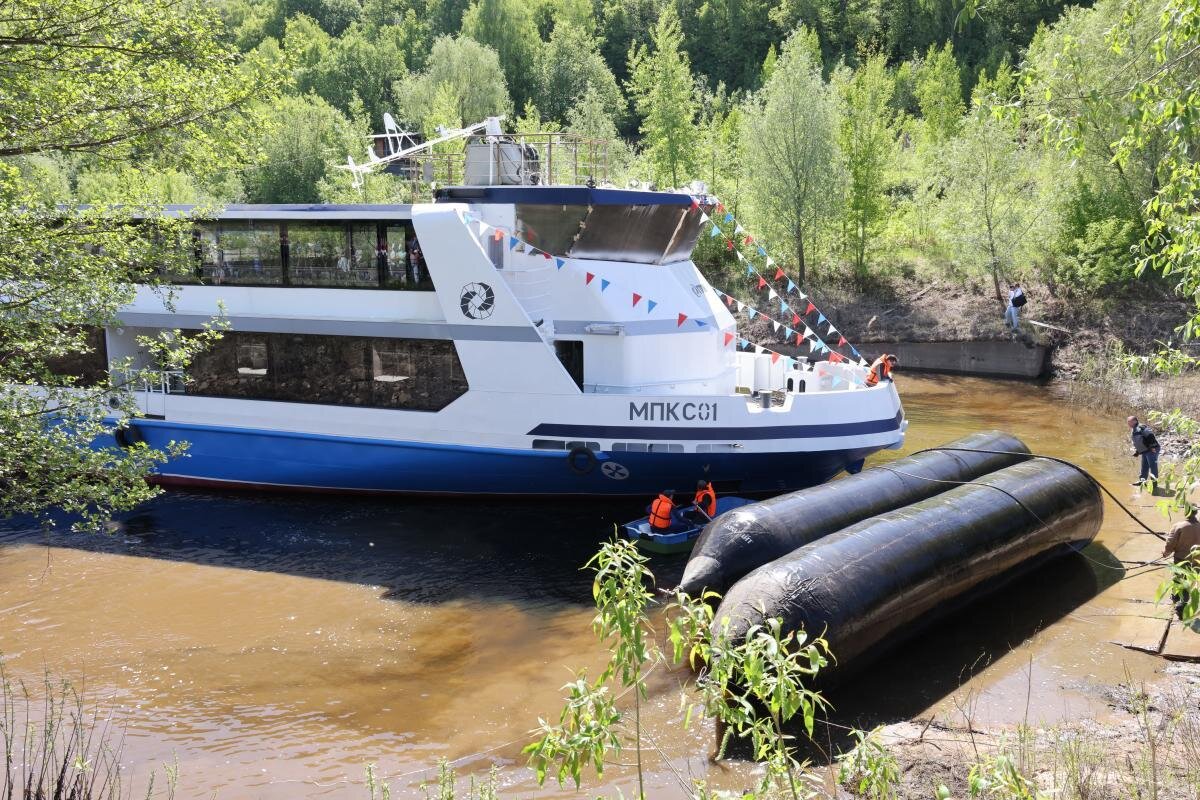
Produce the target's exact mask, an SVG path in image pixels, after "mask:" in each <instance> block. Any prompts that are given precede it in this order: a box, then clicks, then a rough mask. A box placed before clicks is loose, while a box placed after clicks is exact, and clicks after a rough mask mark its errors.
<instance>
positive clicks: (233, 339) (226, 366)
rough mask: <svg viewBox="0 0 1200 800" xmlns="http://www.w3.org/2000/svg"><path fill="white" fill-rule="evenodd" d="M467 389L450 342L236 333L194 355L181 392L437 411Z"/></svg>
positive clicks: (456, 354) (291, 401) (294, 401)
mask: <svg viewBox="0 0 1200 800" xmlns="http://www.w3.org/2000/svg"><path fill="white" fill-rule="evenodd" d="M467 389H468V385H467V380H466V376H465V374H464V373H463V370H462V364H461V363H460V362H459V360H458V353H457V351H456V350H455V348H454V343H453V342H451V341H444V340H436V339H383V338H367V337H364V336H316V335H307V334H288V333H267V334H249V333H236V332H235V333H226V334H225V336H224V337H223V338H222V339H221V340H220V341H218V342H216V343H214V344H213V345H212V346H211V347H210V348H208V349H207V350H205V351H204V352H202V353H200V354H199V355H197V357H196V358H195V360H194V361H193V363H192V365H191V368H190V369H189V370H188V384H187V388H186V392H187V393H188V394H195V395H203V396H208V397H233V398H242V399H250V400H275V401H281V402H289V403H321V404H324V405H341V406H362V407H369V408H393V409H407V410H414V411H437V410H438V409H441V408H444V407H445V406H447V405H449V404H450V403H451V402H452V401H453V400H454V399H456V398H457V397H459V396H460V395H462V394H463V393H464V392H466V391H467Z"/></svg>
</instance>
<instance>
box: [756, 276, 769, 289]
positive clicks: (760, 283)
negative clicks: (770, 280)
mask: <svg viewBox="0 0 1200 800" xmlns="http://www.w3.org/2000/svg"><path fill="white" fill-rule="evenodd" d="M766 285H767V279H766V278H764V277H763V276H762V275H759V276H758V288H760V289H761V288H763V287H764V286H766Z"/></svg>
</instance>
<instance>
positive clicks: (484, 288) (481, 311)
mask: <svg viewBox="0 0 1200 800" xmlns="http://www.w3.org/2000/svg"><path fill="white" fill-rule="evenodd" d="M458 307H459V309H461V310H462V313H463V316H464V317H466V318H467V319H487V318H488V317H490V316H491V315H492V311H494V310H495V308H496V293H495V292H493V291H492V287H491V286H488V285H487V284H486V283H468V284H467V285H466V286H464V287H463V288H462V294H461V295H460V296H459V298H458Z"/></svg>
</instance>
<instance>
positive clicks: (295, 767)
mask: <svg viewBox="0 0 1200 800" xmlns="http://www.w3.org/2000/svg"><path fill="white" fill-rule="evenodd" d="M899 388H900V391H901V394H902V398H903V400H904V404H905V409H906V412H907V415H908V419H909V420H910V428H909V432H908V441H907V444H906V447H905V450H904V451H903V452H911V451H913V450H917V449H920V448H923V447H929V446H933V445H936V444H939V443H941V442H945V441H947V440H949V439H952V438H955V437H957V436H960V435H962V434H965V433H968V432H971V431H975V430H979V429H982V428H993V427H995V428H1002V429H1004V430H1008V431H1011V432H1013V433H1015V434H1017V435H1019V436H1021V437H1022V438H1023V439H1024V440H1025V441H1026V442H1027V443H1028V444H1029V446H1030V448H1031V449H1032V450H1033V451H1035V452H1044V453H1047V454H1051V455H1056V456H1060V457H1064V458H1069V459H1071V460H1073V461H1075V462H1077V463H1079V464H1080V465H1082V466H1084V467H1086V468H1087V469H1089V470H1090V471H1091V472H1092V474H1093V475H1095V476H1096V477H1097V478H1098V479H1099V480H1101V481H1102V482H1103V483H1104V484H1105V485H1107V486H1108V487H1109V488H1111V489H1112V490H1113V491H1114V492H1116V494H1117V495H1118V497H1121V498H1122V499H1124V500H1127V501H1128V502H1129V503H1130V504H1131V505H1132V506H1134V507H1135V508H1136V509H1137V511H1138V513H1139V514H1140V515H1141V516H1142V517H1143V518H1144V519H1146V520H1147V521H1148V522H1150V523H1151V524H1152V525H1153V526H1155V527H1157V528H1158V529H1160V530H1161V529H1162V528H1163V526H1164V523H1163V522H1162V521H1161V519H1160V518H1159V517H1157V512H1156V511H1155V510H1154V509H1153V499H1152V498H1149V497H1145V496H1142V495H1138V494H1137V493H1136V492H1135V490H1134V489H1133V488H1132V487H1130V486H1129V480H1130V479H1131V478H1132V477H1133V475H1132V473H1133V472H1134V468H1135V464H1134V461H1133V459H1132V458H1130V457H1128V455H1126V452H1127V449H1128V447H1127V442H1126V440H1125V428H1124V422H1123V419H1122V418H1121V417H1120V416H1119V415H1118V416H1116V417H1113V418H1108V417H1102V416H1099V415H1097V414H1096V413H1094V412H1092V411H1089V410H1087V409H1084V408H1080V407H1075V406H1071V405H1070V404H1068V403H1066V402H1065V401H1064V399H1063V398H1062V397H1061V396H1059V395H1058V394H1056V392H1055V390H1054V389H1053V388H1050V387H1044V386H1038V385H1033V384H1027V383H1018V382H1000V381H987V380H981V379H969V378H947V377H913V376H905V377H901V379H900V383H899ZM901 454H902V453H886V454H881V455H880V456H879V457H877V458H876V459H873V460H885V459H890V458H894V457H896V456H898V455H901ZM637 513H638V508H637V506H636V505H634V506H630V505H629V504H624V505H618V506H613V505H602V504H601V505H598V504H581V503H569V504H568V503H558V504H550V505H546V504H521V503H478V502H473V503H470V504H450V503H443V502H437V503H435V502H413V501H387V500H370V501H364V500H361V499H339V498H333V499H331V498H329V497H305V496H265V495H264V496H260V495H248V494H210V493H197V492H171V493H168V494H167V495H165V496H164V497H162V498H160V499H158V500H156V501H155V502H154V503H152V504H151V505H150V506H148V507H147V508H145V509H143V510H141V511H139V512H137V513H135V514H130V515H128V516H126V517H125V518H123V520H122V521H121V525H120V529H119V531H118V532H117V533H116V534H114V535H112V536H108V537H97V536H72V535H69V534H65V533H52V534H45V533H43V532H41V531H39V530H37V529H35V528H32V527H31V526H28V525H22V524H21V523H17V522H12V521H10V522H7V523H3V526H2V527H0V652H2V653H3V660H4V665H5V668H6V669H7V671H8V674H9V677H10V678H16V679H23V680H25V681H27V682H29V683H30V684H31V685H32V686H33V687H34V691H35V693H36V685H37V684H38V683H39V682H40V681H41V677H42V675H43V673H44V671H47V670H48V671H49V672H50V673H52V674H53V675H55V676H61V677H66V678H70V679H71V680H72V681H74V683H75V684H76V685H77V686H81V687H83V688H84V692H85V697H86V698H87V702H88V703H89V704H92V705H94V706H96V707H99V708H102V709H104V710H105V712H106V713H109V714H111V715H112V716H113V717H114V718H115V719H116V720H117V721H118V722H119V723H120V724H121V725H123V726H124V727H125V729H126V738H125V746H124V755H123V760H124V763H125V764H126V765H127V767H128V770H129V775H128V779H129V780H132V781H133V782H134V783H135V784H136V785H144V783H141V784H139V783H138V782H139V781H144V779H145V777H146V775H147V774H148V772H149V771H150V770H152V769H155V768H156V767H160V766H161V765H162V764H163V763H167V762H170V761H172V760H173V759H174V758H178V761H179V768H180V769H179V771H180V778H179V788H178V791H177V795H178V796H183V797H213V796H215V797H218V798H241V797H257V798H292V797H322V798H342V797H350V798H360V797H365V796H366V789H365V782H364V779H363V769H364V765H365V764H366V763H367V762H373V763H375V764H376V765H377V771H378V773H379V774H380V775H381V776H382V777H383V778H384V779H386V780H388V781H389V782H390V783H391V785H392V788H393V793H394V795H395V796H412V795H416V796H420V794H421V791H420V788H419V787H420V784H421V783H422V781H427V780H430V779H432V778H433V777H434V774H435V771H436V763H437V762H438V760H439V759H453V760H456V763H455V766H456V767H457V768H458V770H459V773H460V775H463V776H468V775H470V774H482V773H484V772H486V771H487V769H488V768H489V766H490V765H492V764H493V763H495V764H498V765H499V766H500V781H501V785H502V786H503V787H504V788H505V792H506V794H511V795H514V796H525V795H537V796H558V795H560V794H561V795H563V796H566V795H571V796H575V793H574V791H573V789H572V788H571V787H568V788H567V789H565V790H559V789H558V788H557V787H556V786H554V785H553V784H552V783H551V784H549V785H548V786H547V787H546V788H544V789H541V790H539V789H537V787H536V785H535V783H534V781H533V778H532V774H531V773H530V772H529V771H528V770H527V769H525V768H524V766H523V758H522V757H521V755H520V748H521V746H522V745H523V744H524V743H525V742H526V741H528V735H527V734H528V731H529V730H530V729H531V728H532V727H533V726H534V725H535V724H536V721H537V718H538V717H539V716H549V715H556V714H557V709H558V708H559V707H560V701H559V697H560V691H559V688H560V686H561V685H562V684H563V683H565V682H566V681H567V680H568V679H570V677H571V672H572V670H574V669H579V668H588V669H590V670H591V672H592V673H593V674H595V673H596V672H597V671H598V669H599V667H600V665H601V664H602V662H603V658H604V652H603V650H602V649H601V648H600V647H599V645H598V644H597V642H596V641H595V639H594V638H593V635H592V633H591V630H590V626H589V622H590V619H591V613H592V612H591V609H590V606H589V602H590V581H589V576H588V575H587V574H586V573H585V572H582V571H581V570H580V567H581V565H582V564H584V562H585V561H586V560H587V558H588V557H589V555H590V554H591V553H592V552H593V551H594V549H595V546H596V543H597V542H598V541H599V540H601V539H602V538H604V537H605V536H607V535H609V534H610V532H611V531H612V525H613V523H614V522H617V521H620V520H623V519H625V518H628V517H632V516H636V515H637ZM1135 535H1137V528H1136V527H1135V525H1134V524H1133V523H1132V522H1131V521H1130V520H1129V519H1128V518H1127V517H1125V516H1124V515H1123V514H1122V513H1121V512H1120V511H1119V510H1117V509H1116V508H1115V506H1114V505H1113V504H1112V503H1111V502H1110V501H1107V500H1106V517H1105V523H1104V528H1103V530H1102V532H1101V534H1100V536H1099V539H1098V541H1097V543H1096V544H1094V545H1093V546H1091V547H1089V548H1088V549H1087V550H1086V551H1085V553H1084V556H1085V557H1078V556H1076V557H1072V558H1068V559H1064V560H1060V561H1058V562H1056V563H1053V564H1050V565H1047V566H1045V567H1043V568H1041V569H1039V570H1038V571H1036V572H1035V573H1032V574H1030V575H1028V576H1026V577H1025V578H1022V579H1021V580H1019V581H1017V582H1015V583H1013V584H1010V585H1009V586H1007V587H1005V588H1004V589H1002V590H1001V591H1000V592H998V593H997V594H995V595H992V596H991V597H989V598H987V599H985V600H983V601H981V602H978V603H975V604H974V605H972V606H970V607H967V608H964V609H961V610H959V611H958V612H957V613H956V614H955V615H954V616H953V617H951V618H949V619H947V620H945V621H943V622H941V623H939V624H937V625H935V626H934V627H932V628H931V629H929V630H927V631H926V632H925V633H923V634H922V635H920V636H919V637H918V638H916V639H915V640H913V641H912V642H910V643H909V644H906V645H904V646H902V647H901V648H899V649H896V650H892V651H890V652H889V653H887V654H885V655H883V656H882V657H881V658H880V659H879V661H878V662H877V663H876V664H875V665H874V666H873V667H871V668H869V669H867V670H866V671H865V672H863V673H862V674H861V675H859V676H858V677H857V678H856V679H855V680H854V682H853V683H851V684H848V685H846V686H843V687H840V688H839V689H838V690H837V691H836V692H835V693H833V694H832V696H831V700H832V701H833V703H834V705H835V707H836V709H835V712H834V714H833V717H832V720H833V721H834V722H835V723H837V724H857V725H861V726H868V725H873V724H878V723H885V722H891V721H897V720H901V719H905V718H907V717H912V716H925V717H928V716H929V715H930V714H936V715H940V716H942V717H944V718H948V719H954V718H957V719H958V720H959V721H960V722H961V720H962V718H963V715H966V714H969V715H971V716H972V717H973V718H974V719H976V720H979V721H982V722H992V723H1004V722H1018V721H1021V720H1024V719H1029V720H1031V721H1036V722H1043V723H1048V724H1052V723H1054V722H1058V721H1062V720H1065V719H1072V718H1079V717H1083V716H1095V717H1103V716H1104V715H1106V714H1107V713H1108V708H1109V706H1108V693H1107V689H1106V687H1109V686H1112V685H1114V684H1116V683H1118V682H1120V681H1122V680H1124V679H1125V676H1126V674H1128V675H1130V676H1132V677H1133V678H1134V679H1135V680H1141V679H1145V680H1151V679H1153V678H1154V677H1155V676H1156V675H1157V674H1159V673H1160V672H1161V670H1162V669H1163V668H1164V664H1163V663H1162V662H1160V661H1159V660H1158V659H1156V658H1154V657H1151V656H1147V655H1143V654H1139V653H1136V652H1133V651H1128V650H1124V649H1121V648H1119V647H1117V646H1115V645H1112V644H1109V643H1108V639H1109V638H1110V637H1111V636H1112V634H1113V631H1114V630H1115V626H1116V625H1117V624H1118V620H1119V617H1116V616H1113V614H1114V612H1115V611H1117V610H1119V608H1120V607H1121V605H1122V603H1123V599H1124V598H1129V597H1135V598H1136V597H1143V598H1144V599H1146V600H1151V599H1152V595H1153V590H1154V578H1152V577H1150V578H1148V579H1137V580H1131V581H1124V582H1118V579H1119V578H1120V577H1121V576H1122V574H1123V572H1122V571H1121V568H1120V565H1119V562H1118V561H1117V560H1116V559H1115V558H1114V557H1113V555H1112V552H1111V551H1112V550H1114V549H1116V548H1117V547H1118V546H1120V545H1121V544H1122V543H1124V542H1125V541H1126V540H1128V539H1130V538H1131V537H1133V536H1135ZM682 563H683V562H682V560H681V559H678V558H676V559H670V558H660V559H656V560H655V561H654V563H653V568H654V569H655V571H656V572H657V573H658V575H659V579H660V582H661V583H662V584H664V585H671V582H672V579H674V578H676V577H678V575H679V573H680V571H681V569H682ZM686 679H687V675H686V674H685V673H681V672H671V671H668V670H666V669H658V670H656V671H655V672H654V673H653V675H652V680H651V683H652V691H651V697H650V699H649V701H648V708H645V707H644V708H643V719H644V720H645V721H646V723H647V726H646V727H647V731H648V733H649V735H650V736H651V737H652V738H653V740H654V742H655V744H657V746H658V747H659V748H660V749H661V755H660V754H658V753H653V754H650V755H648V756H647V763H646V767H647V778H648V781H649V783H650V785H651V787H653V788H654V793H653V796H656V797H672V796H680V794H681V793H680V790H679V789H678V788H677V787H678V781H677V777H676V774H675V773H679V774H680V775H683V776H685V777H689V776H694V777H697V778H705V779H707V780H709V781H710V783H711V784H712V785H715V786H718V787H725V788H738V787H743V786H748V785H750V783H751V782H752V781H753V775H754V769H753V767H750V766H747V765H744V764H736V763H735V764H732V765H728V766H713V765H711V764H710V763H709V762H708V761H707V754H708V752H709V751H710V750H711V731H710V730H709V729H708V728H706V727H705V726H703V725H701V726H698V727H696V726H693V729H692V730H684V729H683V728H682V726H681V723H682V719H683V717H682V713H681V712H680V696H681V693H682V694H686V693H687V689H686V686H685V684H686ZM628 701H629V698H628V697H626V698H624V699H623V700H622V702H623V703H628ZM832 730H835V731H836V730H837V729H836V728H834V729H832ZM621 760H622V761H625V762H629V761H631V760H632V757H631V755H629V757H625V758H623V759H621ZM632 781H633V770H632V769H631V767H630V766H627V765H622V764H615V765H613V766H612V767H610V768H609V769H608V770H607V771H606V772H605V776H604V779H603V780H602V781H597V780H595V779H592V780H590V781H589V782H588V783H587V784H585V789H586V790H587V791H588V792H589V793H591V794H594V793H596V792H599V791H604V792H606V793H610V794H612V793H615V791H614V790H615V789H616V788H617V787H619V788H621V789H622V790H623V791H624V793H625V794H626V796H630V795H631V794H633V792H632V791H631V789H632V787H633V782H632ZM161 785H162V784H161V777H160V783H159V786H161Z"/></svg>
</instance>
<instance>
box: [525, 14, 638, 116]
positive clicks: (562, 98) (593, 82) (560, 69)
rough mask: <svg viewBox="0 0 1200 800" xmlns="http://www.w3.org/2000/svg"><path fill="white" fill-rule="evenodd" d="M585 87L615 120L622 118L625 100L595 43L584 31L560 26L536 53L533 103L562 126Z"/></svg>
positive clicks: (561, 23) (558, 25)
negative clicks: (606, 108) (596, 96)
mask: <svg viewBox="0 0 1200 800" xmlns="http://www.w3.org/2000/svg"><path fill="white" fill-rule="evenodd" d="M589 86H590V87H591V88H592V90H593V91H595V92H596V93H597V94H598V95H599V96H600V98H601V101H602V102H603V103H604V104H605V105H606V106H607V107H608V109H609V112H610V113H611V114H612V115H613V117H614V118H615V119H620V118H621V117H623V116H624V107H625V97H624V96H623V95H622V94H621V89H620V87H618V86H617V79H616V78H615V77H613V74H612V70H610V69H609V68H608V65H607V64H605V63H604V57H603V56H601V55H600V48H599V43H598V42H597V41H596V40H595V39H594V38H593V37H592V36H590V35H589V34H588V33H587V31H585V30H584V29H582V28H577V27H575V26H574V25H572V24H570V23H568V22H560V23H559V24H557V25H556V26H555V27H554V31H553V32H552V33H551V34H550V41H548V42H546V43H545V44H543V45H542V46H541V49H540V51H539V53H538V59H537V79H536V81H535V83H534V89H533V101H534V103H535V104H536V105H537V107H538V108H539V109H540V110H541V111H542V113H543V114H545V115H546V116H547V117H549V118H550V119H552V120H557V121H559V122H562V121H563V120H565V119H566V118H567V110H568V109H569V108H571V107H572V106H573V105H575V104H576V103H577V102H578V101H579V100H580V99H581V98H582V97H583V95H584V93H585V92H586V91H587V89H588V87H589Z"/></svg>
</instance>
